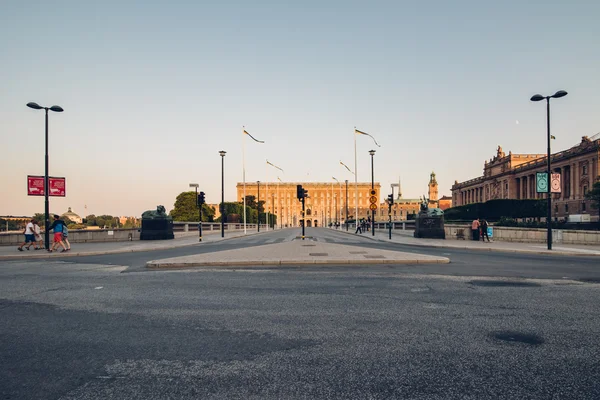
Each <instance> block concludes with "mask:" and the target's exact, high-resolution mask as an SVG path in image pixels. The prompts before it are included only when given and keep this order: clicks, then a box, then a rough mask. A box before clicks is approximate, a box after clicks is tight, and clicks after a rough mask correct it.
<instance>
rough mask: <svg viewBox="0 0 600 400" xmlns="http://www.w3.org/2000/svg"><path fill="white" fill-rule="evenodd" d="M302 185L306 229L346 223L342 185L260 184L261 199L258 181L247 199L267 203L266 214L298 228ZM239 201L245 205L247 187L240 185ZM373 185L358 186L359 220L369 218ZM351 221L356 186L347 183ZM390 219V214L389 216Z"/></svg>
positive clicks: (251, 185)
mask: <svg viewBox="0 0 600 400" xmlns="http://www.w3.org/2000/svg"><path fill="white" fill-rule="evenodd" d="M297 185H302V186H303V187H304V189H306V190H308V198H307V199H306V216H305V218H306V226H327V225H329V223H335V222H339V223H340V224H342V223H343V222H344V221H345V220H346V184H345V183H343V182H340V183H337V182H260V198H259V197H258V196H257V195H258V185H257V183H256V182H246V196H255V197H256V198H257V199H258V200H261V201H265V212H267V213H274V214H276V215H277V216H278V223H281V224H282V225H283V226H299V224H300V222H299V221H300V219H301V218H302V203H301V202H300V201H299V200H298V198H297V197H296V187H297ZM236 188H237V201H239V202H242V201H243V197H244V184H243V183H241V182H239V183H238V184H237V185H236ZM374 188H375V191H376V195H375V196H376V197H377V203H379V202H380V198H381V197H380V191H381V185H380V184H379V183H378V182H375V185H374ZM370 191H371V183H370V182H368V183H366V182H359V183H358V217H359V218H367V217H368V216H370V215H371V211H370V210H369V205H370V202H369V197H370V193H369V192H370ZM347 199H348V219H354V214H355V205H356V186H355V184H354V182H348V196H347ZM386 216H387V214H386Z"/></svg>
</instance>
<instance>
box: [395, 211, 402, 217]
mask: <svg viewBox="0 0 600 400" xmlns="http://www.w3.org/2000/svg"><path fill="white" fill-rule="evenodd" d="M400 213H402V211H400ZM395 216H396V210H394V217H395Z"/></svg>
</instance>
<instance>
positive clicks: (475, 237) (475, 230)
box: [471, 218, 479, 241]
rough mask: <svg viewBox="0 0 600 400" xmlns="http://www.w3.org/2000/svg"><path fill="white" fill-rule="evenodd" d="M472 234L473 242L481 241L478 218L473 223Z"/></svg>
mask: <svg viewBox="0 0 600 400" xmlns="http://www.w3.org/2000/svg"><path fill="white" fill-rule="evenodd" d="M471 234H472V236H473V237H472V239H473V240H476V241H479V219H477V218H475V219H474V220H473V223H471Z"/></svg>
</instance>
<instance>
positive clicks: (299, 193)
mask: <svg viewBox="0 0 600 400" xmlns="http://www.w3.org/2000/svg"><path fill="white" fill-rule="evenodd" d="M304 193H305V190H304V188H303V187H302V185H296V197H297V198H298V200H300V199H302V198H303V197H304Z"/></svg>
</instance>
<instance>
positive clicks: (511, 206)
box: [444, 199, 546, 221]
mask: <svg viewBox="0 0 600 400" xmlns="http://www.w3.org/2000/svg"><path fill="white" fill-rule="evenodd" d="M545 215H546V200H538V199H527V200H516V199H497V200H489V201H486V202H485V203H473V204H467V205H464V206H458V207H452V208H449V209H447V210H446V211H445V212H444V216H445V219H446V220H448V221H453V220H467V221H469V220H473V219H475V218H485V219H487V220H488V221H500V220H501V219H502V218H513V219H514V218H538V217H543V216H545Z"/></svg>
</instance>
